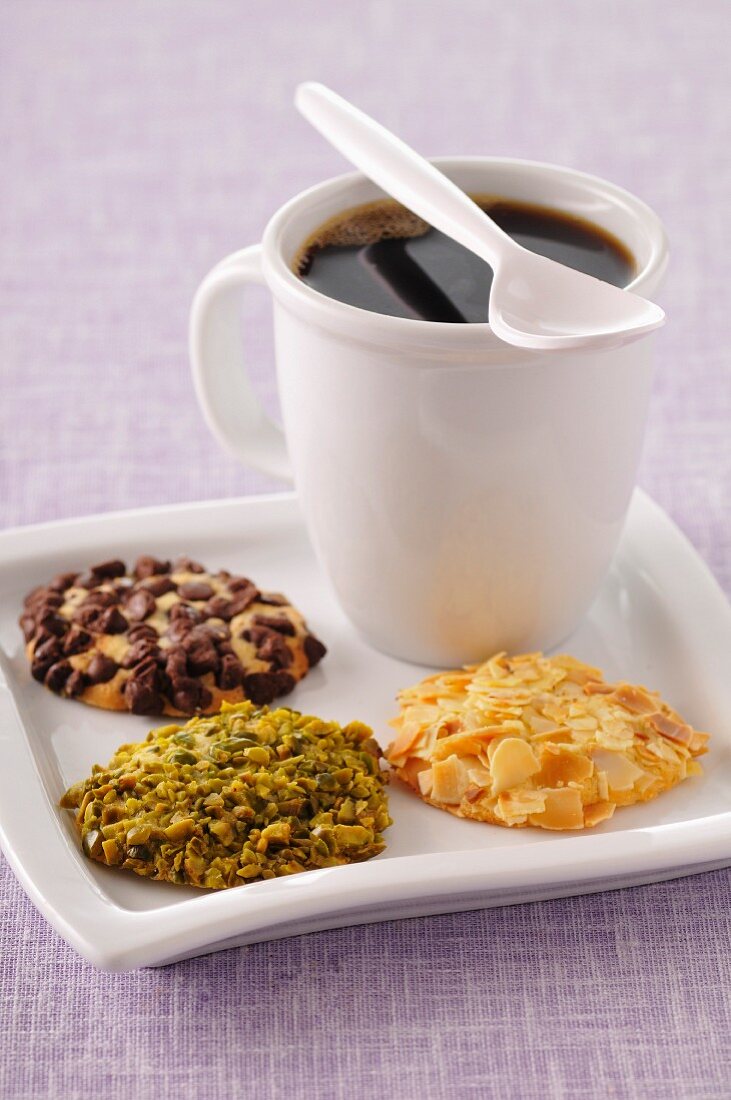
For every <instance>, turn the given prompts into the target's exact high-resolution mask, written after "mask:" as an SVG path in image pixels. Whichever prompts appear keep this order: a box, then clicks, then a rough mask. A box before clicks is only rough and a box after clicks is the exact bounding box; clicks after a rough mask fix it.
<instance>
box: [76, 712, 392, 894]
mask: <svg viewBox="0 0 731 1100" xmlns="http://www.w3.org/2000/svg"><path fill="white" fill-rule="evenodd" d="M380 755H381V754H380V749H379V748H378V745H377V744H376V742H375V741H374V740H373V737H372V733H371V730H370V729H369V728H368V727H367V726H364V725H363V724H362V723H360V722H351V723H350V724H349V725H347V726H343V727H340V726H339V725H337V724H336V723H335V722H324V721H322V720H321V719H320V718H313V717H308V716H306V715H302V714H299V713H298V712H297V711H291V710H286V709H285V708H280V709H278V710H271V711H270V710H269V709H268V708H266V707H263V708H261V709H257V708H256V707H254V705H253V704H252V703H239V704H238V705H236V706H229V705H228V704H226V703H224V704H223V707H222V709H221V713H220V714H217V715H215V716H214V717H212V718H193V719H191V721H190V722H188V723H187V725H185V726H164V727H163V728H162V729H158V730H153V731H152V732H151V733H150V734H149V735H148V737H147V740H146V741H142V742H140V743H139V744H134V745H122V747H121V748H119V749H118V750H117V752H116V753H115V755H114V756H113V757H112V759H111V760H110V762H109V764H108V766H107V767H106V768H100V767H98V766H96V767H94V768H93V769H92V774H91V777H90V778H89V779H87V780H85V781H84V782H82V783H78V784H76V785H75V786H74V787H71V789H70V790H68V791H67V792H66V794H65V795H64V797H63V799H62V800H61V805H62V806H64V807H66V808H70V809H75V810H76V811H77V812H76V824H77V826H78V829H79V833H80V835H81V844H82V848H83V850H84V852H85V853H86V855H87V856H89V857H90V858H91V859H95V860H98V861H99V862H100V863H106V864H108V865H109V866H112V867H121V868H124V869H126V870H129V871H134V872H135V873H136V874H138V875H145V876H147V877H148V878H153V879H158V880H165V881H167V882H174V883H182V884H187V885H189V886H202V887H211V888H213V889H224V888H225V887H228V886H240V885H241V884H242V883H245V882H252V881H254V880H256V879H271V878H277V877H279V876H281V875H292V874H296V873H297V872H298V871H307V870H312V869H315V868H319V867H334V866H336V865H337V864H342V863H355V862H360V861H361V860H365V859H370V858H371V856H375V855H378V853H379V852H381V851H382V850H383V848H384V847H385V844H384V841H383V836H382V832H383V830H384V829H385V828H386V827H387V826H388V825H390V824H391V821H390V818H389V816H388V804H387V800H386V792H385V782H386V775H385V774H384V773H382V772H381V769H380V765H379V757H380Z"/></svg>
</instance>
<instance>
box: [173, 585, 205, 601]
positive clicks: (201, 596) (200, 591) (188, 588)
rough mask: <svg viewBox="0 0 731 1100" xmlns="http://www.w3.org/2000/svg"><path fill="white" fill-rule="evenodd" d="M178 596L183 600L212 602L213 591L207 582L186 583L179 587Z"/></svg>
mask: <svg viewBox="0 0 731 1100" xmlns="http://www.w3.org/2000/svg"><path fill="white" fill-rule="evenodd" d="M178 595H179V596H180V598H181V599H182V600H210V598H211V596H212V595H213V589H212V588H211V586H210V584H206V582H205V581H185V583H184V584H179V585H178Z"/></svg>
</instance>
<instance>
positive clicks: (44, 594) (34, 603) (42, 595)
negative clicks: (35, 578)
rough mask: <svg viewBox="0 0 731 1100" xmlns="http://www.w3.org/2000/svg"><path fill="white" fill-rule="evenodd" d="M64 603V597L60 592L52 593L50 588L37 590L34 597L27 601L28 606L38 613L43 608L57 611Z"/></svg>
mask: <svg viewBox="0 0 731 1100" xmlns="http://www.w3.org/2000/svg"><path fill="white" fill-rule="evenodd" d="M62 603H63V596H62V595H61V594H60V592H52V591H51V589H50V588H40V589H36V590H35V592H34V593H33V595H32V596H31V597H30V599H28V600H27V601H26V606H27V607H28V608H29V609H30V610H31V611H35V612H36V613H37V612H39V611H40V610H41V608H44V607H45V608H50V609H51V610H54V611H55V610H56V608H59V607H60V606H61V604H62Z"/></svg>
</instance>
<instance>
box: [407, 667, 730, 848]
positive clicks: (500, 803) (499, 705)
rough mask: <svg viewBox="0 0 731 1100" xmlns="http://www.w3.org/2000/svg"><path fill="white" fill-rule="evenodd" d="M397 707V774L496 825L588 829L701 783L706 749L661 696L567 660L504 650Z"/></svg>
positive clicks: (430, 684) (462, 812) (426, 685)
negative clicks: (625, 809) (686, 782)
mask: <svg viewBox="0 0 731 1100" xmlns="http://www.w3.org/2000/svg"><path fill="white" fill-rule="evenodd" d="M399 699H400V703H401V713H400V715H399V717H398V718H396V719H395V720H394V721H393V722H392V725H393V726H395V728H396V730H397V731H398V732H397V735H396V739H395V741H394V742H393V744H392V745H390V746H389V748H388V749H387V750H386V756H387V758H388V760H389V761H390V763H391V764H392V765H393V766H394V768H395V769H396V774H397V775H398V776H399V777H400V778H401V779H403V780H404V781H405V782H406V783H408V784H409V785H410V786H411V787H413V788H414V790H415V791H416V792H417V793H418V794H419V795H421V797H422V798H423V799H424V800H425V801H426V802H429V803H431V804H432V805H433V806H438V807H439V808H440V809H443V810H448V811H449V812H450V813H452V814H456V815H457V816H458V817H469V818H474V819H476V820H478V821H487V822H491V823H492V824H495V825H506V826H516V825H517V826H524V825H535V826H537V827H538V828H541V829H584V828H590V827H591V826H593V825H597V824H598V823H599V822H600V821H605V820H606V819H607V818H609V817H611V816H612V814H613V813H614V810H615V808H616V807H617V806H628V805H630V804H631V803H633V802H645V801H647V800H648V799H651V798H655V797H656V795H659V794H661V793H662V792H663V791H666V790H669V789H670V788H671V787H674V786H675V785H676V784H677V783H680V782H681V780H683V779H685V778H686V777H687V776H689V775H698V774H699V773H700V771H701V769H700V766H699V765H698V764H697V763H696V762H695V760H694V757H696V756H700V755H701V754H702V753H704V752H705V751H706V742H707V741H708V734H705V733H699V732H698V731H697V730H694V729H693V728H692V727H691V726H689V725H688V723H687V722H685V721H683V719H682V718H681V717H680V716H679V715H678V714H676V713H675V711H673V710H671V708H670V707H669V706H668V705H667V704H666V703H664V702H663V701H662V700H661V699H660V696H659V695H657V694H655V693H654V692H651V691H647V690H646V689H645V688H642V687H634V686H633V685H631V684H627V683H618V684H607V683H605V682H604V679H603V676H602V673H601V672H600V671H599V669H597V668H591V667H590V666H589V665H585V664H582V662H581V661H577V660H576V659H575V658H573V657H569V656H560V657H551V658H549V657H543V656H542V655H541V654H540V653H528V654H523V655H522V656H517V657H508V656H506V654H504V653H499V654H497V655H496V656H495V657H492V658H491V659H490V660H489V661H486V662H485V663H484V664H482V665H479V666H474V667H470V668H466V669H463V670H457V671H454V672H440V673H437V675H435V676H430V677H428V678H427V679H426V680H423V681H422V682H421V683H420V684H417V685H416V686H415V687H413V688H409V689H407V690H406V691H402V692H401V694H400V696H399Z"/></svg>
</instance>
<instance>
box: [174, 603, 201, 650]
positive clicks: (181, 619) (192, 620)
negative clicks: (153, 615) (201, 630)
mask: <svg viewBox="0 0 731 1100" xmlns="http://www.w3.org/2000/svg"><path fill="white" fill-rule="evenodd" d="M200 621H201V616H200V615H199V614H198V612H197V611H196V610H195V608H194V607H191V606H190V604H187V603H176V604H173V606H172V607H171V609H170V626H169V627H168V628H167V631H166V634H167V636H168V638H170V640H171V641H173V642H182V640H183V638H185V637H187V635H188V634H190V632H191V630H192V629H193V627H194V626H195V625H196V624H197V623H199V622H200Z"/></svg>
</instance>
